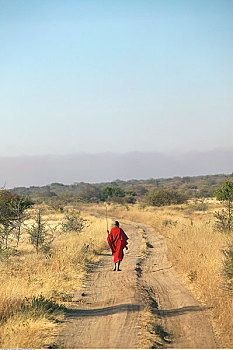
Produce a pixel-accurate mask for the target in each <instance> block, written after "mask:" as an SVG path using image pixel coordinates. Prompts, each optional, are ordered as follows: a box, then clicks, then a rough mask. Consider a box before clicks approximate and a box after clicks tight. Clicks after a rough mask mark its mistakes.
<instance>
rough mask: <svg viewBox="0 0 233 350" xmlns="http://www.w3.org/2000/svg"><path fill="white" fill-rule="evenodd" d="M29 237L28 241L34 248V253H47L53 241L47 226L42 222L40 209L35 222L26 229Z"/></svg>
mask: <svg viewBox="0 0 233 350" xmlns="http://www.w3.org/2000/svg"><path fill="white" fill-rule="evenodd" d="M27 231H28V233H29V235H30V241H31V243H32V245H33V246H34V247H35V249H36V252H37V253H38V252H39V250H42V251H44V252H47V251H48V250H49V248H50V244H51V243H52V241H53V235H52V234H51V233H49V231H48V228H47V225H46V223H45V222H43V221H42V216H41V209H39V210H38V212H37V214H36V217H35V222H34V223H33V224H32V225H31V227H29V228H28V229H27Z"/></svg>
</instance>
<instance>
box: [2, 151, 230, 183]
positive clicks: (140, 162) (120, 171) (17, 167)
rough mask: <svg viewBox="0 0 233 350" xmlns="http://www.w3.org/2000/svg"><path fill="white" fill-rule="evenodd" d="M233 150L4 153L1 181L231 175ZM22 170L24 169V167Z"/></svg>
mask: <svg viewBox="0 0 233 350" xmlns="http://www.w3.org/2000/svg"><path fill="white" fill-rule="evenodd" d="M231 164H233V150H230V149H229V150H224V149H220V150H215V151H213V150H212V151H206V152H198V151H193V152H185V153H184V152H183V153H178V154H165V153H159V152H127V153H126V152H125V153H112V152H104V153H96V154H87V153H76V154H70V155H40V156H39V155H37V156H18V157H1V156H0V183H1V186H5V187H7V188H13V187H28V186H46V185H48V184H51V183H54V182H59V183H63V184H65V185H69V184H73V183H75V182H86V183H101V182H112V181H114V180H116V179H119V180H122V181H128V180H132V179H135V180H145V179H150V178H155V179H158V178H171V177H175V176H179V177H185V176H205V175H217V174H231V173H232V172H233V169H232V165H231ZM21 169H22V170H21Z"/></svg>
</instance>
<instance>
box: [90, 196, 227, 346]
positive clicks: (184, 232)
mask: <svg viewBox="0 0 233 350" xmlns="http://www.w3.org/2000/svg"><path fill="white" fill-rule="evenodd" d="M207 204H208V209H207V211H198V210H196V208H198V205H197V203H194V202H192V201H190V202H189V203H188V204H186V205H180V206H169V207H161V208H153V207H147V208H144V209H143V208H140V207H139V206H136V205H134V206H128V207H124V206H120V205H110V206H109V208H108V211H109V215H110V216H114V218H116V219H120V218H124V219H128V220H131V221H134V222H139V223H144V224H148V225H151V226H153V227H154V228H156V230H157V231H159V233H160V234H162V235H163V236H164V237H165V239H166V241H167V246H168V258H169V260H170V261H171V262H172V264H173V266H174V268H175V269H176V271H177V272H178V273H179V274H180V275H181V277H182V278H183V280H184V281H185V282H186V284H187V285H188V287H189V288H190V289H191V290H192V291H193V293H194V294H195V295H196V297H197V298H198V299H199V300H200V301H201V302H202V303H203V304H205V305H207V306H208V307H210V308H211V309H210V314H211V321H212V324H213V327H214V330H215V333H216V336H217V338H218V340H219V342H220V345H221V347H224V348H232V347H233V319H232V317H229V314H230V313H231V312H232V310H233V298H232V297H230V296H229V294H228V292H227V291H226V289H225V288H224V280H223V277H222V274H221V272H222V268H223V264H222V261H223V254H222V252H221V250H222V249H223V248H225V247H226V246H227V244H228V243H229V241H232V239H233V236H232V235H227V234H223V233H220V232H216V231H215V230H214V216H213V212H214V211H215V210H216V209H219V208H220V204H219V203H217V202H216V201H215V200H213V199H212V200H210V201H209V202H208V203H207ZM88 210H93V211H94V210H95V211H98V212H99V213H104V211H105V207H104V206H98V207H96V206H95V207H93V208H92V207H91V206H89V207H88Z"/></svg>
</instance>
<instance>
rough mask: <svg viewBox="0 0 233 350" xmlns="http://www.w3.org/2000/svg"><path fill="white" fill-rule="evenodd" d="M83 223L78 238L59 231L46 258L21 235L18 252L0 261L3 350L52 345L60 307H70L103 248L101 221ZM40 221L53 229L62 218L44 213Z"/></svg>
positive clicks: (102, 224) (45, 255)
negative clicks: (76, 292)
mask: <svg viewBox="0 0 233 350" xmlns="http://www.w3.org/2000/svg"><path fill="white" fill-rule="evenodd" d="M84 218H85V219H86V220H87V222H88V227H86V228H85V229H84V230H83V231H82V232H81V233H79V234H77V232H69V233H64V232H62V231H61V230H60V229H59V228H58V229H57V230H56V232H55V233H54V235H55V239H54V241H53V243H52V245H51V249H50V250H49V252H47V253H46V254H45V253H43V252H39V253H38V254H36V252H35V249H34V248H33V247H32V245H31V244H30V243H29V237H28V235H27V233H26V231H24V232H23V235H22V238H21V242H20V245H19V249H18V251H17V252H16V253H15V254H13V255H11V256H10V257H9V258H8V259H6V258H5V259H2V261H0V347H1V348H47V347H49V346H51V344H53V343H54V342H56V335H57V334H58V332H59V330H60V328H61V327H62V323H61V321H62V319H63V317H64V311H63V308H62V307H60V305H65V306H67V305H68V303H69V301H70V300H71V298H72V295H73V293H74V291H77V290H78V289H79V288H81V286H82V284H83V281H84V279H85V276H86V274H87V271H88V269H89V268H90V266H92V264H95V263H96V262H97V261H98V260H99V253H100V252H102V251H103V250H104V249H105V248H106V223H105V220H103V219H101V218H93V217H91V216H89V215H87V214H86V215H84ZM43 219H44V220H45V221H46V222H47V223H49V224H50V226H51V227H55V226H56V225H57V224H59V223H61V222H62V220H63V219H64V214H56V213H55V212H53V213H52V212H49V211H48V210H47V209H46V208H44V215H43ZM27 224H28V225H30V221H29V222H28V223H27ZM11 245H14V241H13V242H11ZM25 298H27V299H25Z"/></svg>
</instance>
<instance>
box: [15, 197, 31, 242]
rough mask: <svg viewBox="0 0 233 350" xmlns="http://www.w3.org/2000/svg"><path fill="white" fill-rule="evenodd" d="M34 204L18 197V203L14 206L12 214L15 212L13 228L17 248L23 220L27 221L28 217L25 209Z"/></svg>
mask: <svg viewBox="0 0 233 350" xmlns="http://www.w3.org/2000/svg"><path fill="white" fill-rule="evenodd" d="M33 204H34V203H33V202H32V201H31V200H30V199H28V198H24V197H19V198H18V201H17V202H16V203H15V204H14V212H15V221H14V227H15V230H14V231H15V235H16V240H17V248H18V246H19V240H20V237H21V232H22V225H23V223H24V221H25V220H27V219H29V217H30V215H29V214H28V213H26V209H28V208H30V207H31V206H32V205H33Z"/></svg>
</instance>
